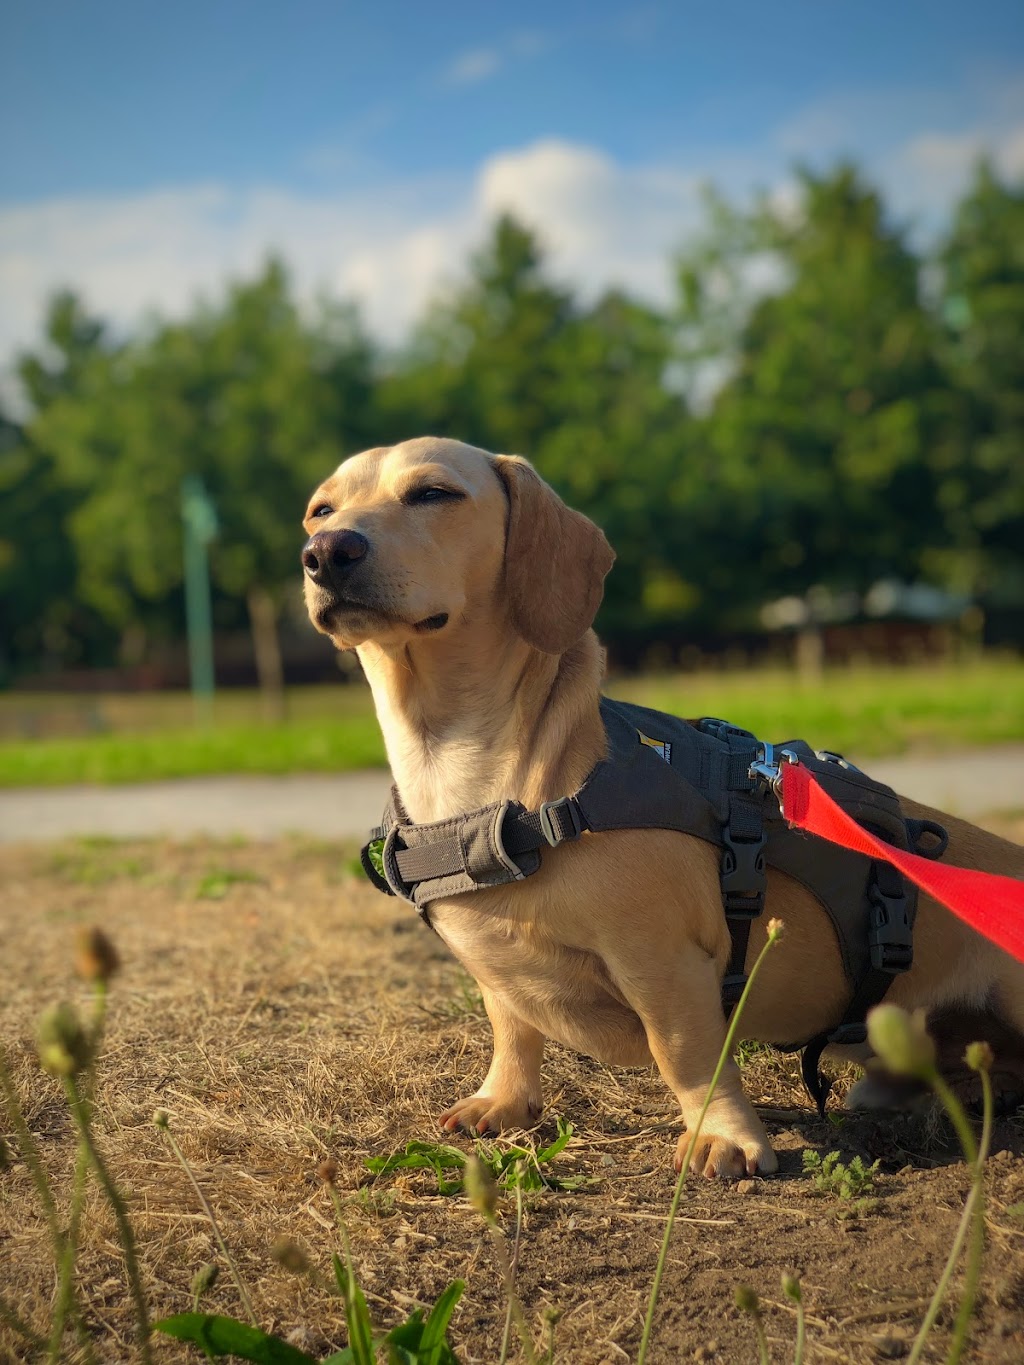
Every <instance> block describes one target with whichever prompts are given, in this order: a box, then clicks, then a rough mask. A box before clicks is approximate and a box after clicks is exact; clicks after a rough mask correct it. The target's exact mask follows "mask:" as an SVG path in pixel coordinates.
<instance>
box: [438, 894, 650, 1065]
mask: <svg viewBox="0 0 1024 1365" xmlns="http://www.w3.org/2000/svg"><path fill="white" fill-rule="evenodd" d="M514 894H515V892H514V890H513V895H514ZM498 899H499V901H500V898H498ZM497 909H498V907H497V906H494V905H493V904H492V905H491V906H489V910H490V911H491V913H489V914H485V913H481V912H480V911H479V910H477V911H472V910H468V909H467V908H466V902H465V901H461V902H459V901H449V902H446V903H438V904H437V905H436V906H435V907H432V909H431V920H432V923H433V924H434V927H435V928H436V929H437V932H438V934H439V935H440V937H441V938H442V939H443V940H444V942H445V943H446V944H447V946H448V947H449V948H450V949H451V951H452V952H453V953H454V954H455V956H456V957H457V958H458V959H459V961H460V962H461V963H462V965H463V966H464V967H465V968H466V970H467V971H468V972H469V973H470V974H471V975H472V976H474V977H475V978H476V980H477V981H479V982H480V983H481V984H482V985H483V986H486V987H487V988H488V990H490V991H492V992H493V993H494V994H495V995H496V996H498V997H499V999H500V1000H501V1001H502V1003H503V1004H504V1005H505V1007H506V1008H508V1009H510V1010H511V1011H512V1012H513V1013H514V1014H515V1015H516V1016H517V1017H518V1018H520V1019H522V1020H523V1021H524V1022H525V1023H528V1024H531V1025H532V1026H533V1027H534V1028H536V1029H538V1030H539V1031H540V1032H541V1033H543V1034H544V1035H545V1036H546V1037H548V1038H553V1039H556V1040H557V1041H558V1042H561V1043H564V1044H565V1045H566V1046H567V1047H571V1048H574V1049H576V1050H578V1051H581V1052H586V1053H589V1054H590V1055H592V1056H598V1057H600V1058H601V1059H602V1060H604V1061H607V1062H612V1063H619V1064H622V1065H646V1064H647V1063H648V1062H649V1061H650V1055H649V1052H648V1048H647V1042H646V1036H645V1034H644V1030H643V1027H642V1025H641V1023H640V1020H639V1019H638V1018H637V1016H636V1014H635V1013H634V1012H633V1010H632V1009H630V1007H629V1006H628V1005H627V1003H626V1001H625V1000H624V999H623V997H622V996H621V994H620V993H619V992H618V991H617V990H616V989H615V987H614V985H613V983H612V981H611V979H610V977H609V974H608V971H607V969H606V967H605V964H604V963H603V961H602V960H601V958H600V957H599V956H598V955H597V954H595V953H593V952H589V951H586V950H581V949H579V948H575V947H571V946H569V945H567V944H564V943H560V942H557V941H555V940H553V939H552V938H551V937H550V936H549V935H548V934H546V933H544V932H543V931H540V930H538V929H537V928H536V927H535V926H534V925H532V924H528V923H527V924H524V923H522V922H521V921H519V920H517V919H515V918H513V917H512V916H511V915H509V916H507V917H506V916H502V915H500V914H498V913H496V911H497Z"/></svg>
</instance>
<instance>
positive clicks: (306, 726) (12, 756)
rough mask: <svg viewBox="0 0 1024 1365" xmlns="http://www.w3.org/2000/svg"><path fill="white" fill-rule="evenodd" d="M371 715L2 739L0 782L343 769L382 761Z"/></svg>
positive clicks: (30, 783) (149, 778)
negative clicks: (152, 731)
mask: <svg viewBox="0 0 1024 1365" xmlns="http://www.w3.org/2000/svg"><path fill="white" fill-rule="evenodd" d="M384 762H385V758H384V745H383V742H382V741H381V738H380V733H379V731H378V729H377V723H376V721H375V720H374V719H373V716H372V714H367V715H365V716H364V717H360V718H349V717H346V718H344V719H340V720H336V721H333V722H331V721H315V722H308V723H303V722H298V721H296V722H288V723H285V724H284V725H279V726H270V725H267V726H255V725H253V726H225V727H224V728H217V729H211V730H171V731H168V732H166V733H163V734H159V733H158V734H109V735H96V736H94V737H92V738H88V739H50V740H43V739H36V740H30V741H28V742H26V741H23V740H21V741H15V742H13V743H6V744H0V786H6V787H17V786H56V785H60V784H64V783H69V782H99V783H113V782H155V781H158V780H160V779H163V778H173V777H203V776H210V775H213V774H223V773H269V774H272V773H302V772H311V773H312V772H326V773H338V772H347V771H352V770H353V769H357V768H374V767H381V766H382V765H383V764H384Z"/></svg>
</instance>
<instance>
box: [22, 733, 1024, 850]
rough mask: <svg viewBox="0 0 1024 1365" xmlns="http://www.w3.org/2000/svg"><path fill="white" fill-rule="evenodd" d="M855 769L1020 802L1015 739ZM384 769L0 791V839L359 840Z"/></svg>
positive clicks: (942, 803) (930, 796)
mask: <svg viewBox="0 0 1024 1365" xmlns="http://www.w3.org/2000/svg"><path fill="white" fill-rule="evenodd" d="M864 767H865V768H866V769H867V770H868V771H870V772H871V774H872V775H873V776H874V777H877V778H879V779H880V780H881V781H882V782H888V783H889V784H890V786H893V787H895V788H896V790H897V791H899V792H901V793H902V794H903V795H905V796H910V797H914V798H916V799H917V800H920V801H924V802H926V803H928V804H929V805H933V806H938V807H939V808H940V809H941V810H947V811H950V812H951V813H954V814H957V815H963V816H966V817H967V818H972V817H975V816H980V815H984V814H987V813H989V812H992V811H1010V810H1021V809H1024V744H1015V745H1004V746H1000V747H998V748H994V749H969V750H961V751H959V752H952V753H948V754H944V755H943V756H942V757H937V758H930V757H929V758H887V759H873V760H872V761H871V762H870V763H867V762H865V764H864ZM389 786H390V779H389V777H388V775H387V774H386V773H384V772H357V773H344V774H341V775H340V776H337V777H330V776H324V775H319V774H318V775H310V776H290V777H199V778H188V779H182V780H179V781H176V782H150V783H140V784H136V785H131V786H117V787H86V786H81V787H22V788H6V789H2V788H0V843H22V842H26V841H37V840H43V839H60V838H66V837H68V836H71V835H85V834H104V835H108V836H111V837H113V838H130V837H132V836H146V835H160V834H166V835H170V836H172V837H177V838H184V837H187V836H189V835H196V834H208V835H212V836H216V837H225V836H228V835H232V834H240V835H244V836H246V837H248V838H251V839H270V838H273V837H274V836H275V835H279V834H289V833H299V832H301V833H303V834H308V835H313V836H315V837H318V838H328V839H329V838H335V839H340V838H361V837H362V836H363V835H364V834H365V833H366V831H367V829H368V828H369V827H370V826H371V825H375V824H376V823H377V820H378V819H379V818H380V814H381V811H382V810H383V808H384V802H385V799H386V797H387V793H388V789H389Z"/></svg>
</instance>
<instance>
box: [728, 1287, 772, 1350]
mask: <svg viewBox="0 0 1024 1365" xmlns="http://www.w3.org/2000/svg"><path fill="white" fill-rule="evenodd" d="M734 1298H735V1303H736V1307H737V1308H738V1309H739V1310H740V1312H741V1313H745V1314H746V1315H747V1317H748V1318H749V1319H750V1321H751V1322H752V1323H753V1324H754V1335H755V1336H756V1337H757V1359H758V1362H759V1365H770V1362H771V1356H770V1355H769V1354H768V1338H767V1336H766V1335H765V1330H764V1318H763V1317H762V1316H761V1301H760V1299H759V1298H758V1297H757V1295H756V1294H755V1293H754V1291H753V1289H751V1287H750V1285H749V1284H741V1285H737V1287H736V1293H735V1296H734Z"/></svg>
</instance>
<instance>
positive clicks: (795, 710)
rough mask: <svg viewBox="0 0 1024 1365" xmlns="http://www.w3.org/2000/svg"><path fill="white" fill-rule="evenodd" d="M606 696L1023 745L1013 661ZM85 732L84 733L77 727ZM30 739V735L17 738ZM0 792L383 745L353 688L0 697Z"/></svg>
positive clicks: (866, 749) (874, 739)
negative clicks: (203, 719) (271, 703)
mask: <svg viewBox="0 0 1024 1365" xmlns="http://www.w3.org/2000/svg"><path fill="white" fill-rule="evenodd" d="M608 691H609V693H610V694H611V695H612V696H617V697H621V698H623V699H625V700H627V701H635V702H639V703H641V704H642V705H645V706H653V707H656V708H658V709H660V710H665V711H670V712H673V713H675V714H676V715H684V716H690V717H696V716H701V715H716V716H721V717H724V718H725V719H727V720H730V721H732V722H733V723H734V724H737V725H742V726H744V727H746V728H747V729H750V730H753V731H754V732H755V734H758V735H761V736H762V737H764V738H767V739H772V740H780V739H795V738H801V739H806V740H808V741H809V742H810V743H811V744H812V745H814V746H815V747H823V748H830V749H836V750H839V751H840V752H843V753H847V754H849V755H851V756H852V757H855V758H856V757H858V756H860V757H865V758H870V757H875V756H878V755H882V754H892V753H898V752H901V751H903V750H905V749H910V748H926V747H932V748H935V747H943V746H950V745H953V746H957V745H959V746H967V745H984V744H996V743H1003V742H1009V741H1015V740H1016V741H1020V740H1024V663H1022V662H1021V661H1019V660H1014V659H1009V658H1002V657H992V658H986V659H983V660H980V661H978V662H976V663H971V664H969V665H963V666H957V667H953V666H940V665H931V666H924V665H921V666H913V667H906V668H871V669H867V668H863V669H861V668H850V669H842V670H838V669H837V670H833V671H830V672H829V673H827V674H826V675H825V677H824V678H823V679H822V680H821V681H820V682H817V683H807V682H801V681H799V680H798V679H797V678H796V677H795V676H794V675H793V674H792V673H790V672H787V671H784V670H782V669H775V670H771V669H746V670H740V671H734V672H722V673H694V674H673V675H664V676H650V677H642V678H613V679H611V680H609V684H608ZM83 729H84V730H86V731H87V732H88V733H85V734H82V733H75V731H81V730H83ZM19 735H20V736H25V735H29V736H31V737H30V738H19V737H18V736H19ZM0 736H3V737H4V738H3V739H0V786H44V785H59V784H64V783H71V782H96V783H117V782H143V781H155V780H157V779H162V778H175V777H197V776H203V775H209V774H223V773H267V774H273V773H297V772H332V773H338V772H346V771H352V770H354V769H359V768H368V767H379V766H382V765H383V764H384V762H385V757H384V746H383V744H382V742H381V739H380V734H379V731H378V729H377V724H376V720H375V719H374V715H373V707H372V701H371V698H370V694H369V690H368V689H367V688H366V687H365V686H363V685H362V684H353V683H350V684H347V685H340V684H339V685H338V686H335V687H315V688H305V689H292V690H291V691H290V692H289V694H288V719H287V720H286V721H284V722H282V723H281V724H277V725H271V724H268V723H265V722H262V721H261V720H260V719H259V698H258V697H257V696H255V694H253V693H251V692H244V693H242V692H235V693H232V692H224V693H221V694H220V695H219V696H218V697H217V699H216V702H215V706H214V711H213V723H212V724H211V725H210V726H209V727H208V728H197V727H196V726H195V725H194V723H193V721H192V710H191V704H190V701H189V698H188V697H187V695H185V694H181V693H178V694H164V695H160V696H154V695H148V694H144V695H141V696H137V697H123V696H122V697H102V696H99V697H89V698H68V697H57V696H35V695H31V696H30V695H26V694H18V693H9V694H7V695H6V696H3V697H0Z"/></svg>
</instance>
